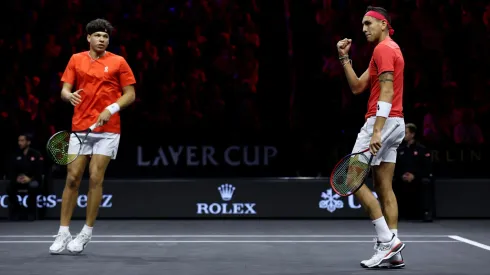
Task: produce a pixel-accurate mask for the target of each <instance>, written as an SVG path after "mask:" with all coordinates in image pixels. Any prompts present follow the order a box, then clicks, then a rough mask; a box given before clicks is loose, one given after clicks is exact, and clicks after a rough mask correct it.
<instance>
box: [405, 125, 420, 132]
mask: <svg viewBox="0 0 490 275" xmlns="http://www.w3.org/2000/svg"><path fill="white" fill-rule="evenodd" d="M405 127H407V129H408V130H409V131H410V133H412V134H415V133H417V126H416V125H415V124H413V123H407V124H406V125H405Z"/></svg>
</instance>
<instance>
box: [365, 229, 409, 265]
mask: <svg viewBox="0 0 490 275" xmlns="http://www.w3.org/2000/svg"><path fill="white" fill-rule="evenodd" d="M375 241H376V243H375V244H374V255H373V256H372V257H371V259H369V260H364V261H362V262H361V266H362V267H364V268H373V267H380V264H381V263H382V262H383V261H386V260H390V259H392V258H393V257H394V256H395V255H396V254H398V253H399V252H401V251H402V250H403V249H404V248H405V244H404V243H402V242H401V241H400V239H398V237H396V236H395V234H393V237H392V238H391V240H390V241H388V242H385V243H382V242H380V241H379V240H377V239H375Z"/></svg>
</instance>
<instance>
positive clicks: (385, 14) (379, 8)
mask: <svg viewBox="0 0 490 275" xmlns="http://www.w3.org/2000/svg"><path fill="white" fill-rule="evenodd" d="M368 11H375V12H379V13H381V14H382V15H383V16H384V17H385V18H386V20H388V23H390V25H391V17H390V15H389V14H388V11H387V10H386V9H385V8H382V7H373V6H368V7H367V10H366V12H368Z"/></svg>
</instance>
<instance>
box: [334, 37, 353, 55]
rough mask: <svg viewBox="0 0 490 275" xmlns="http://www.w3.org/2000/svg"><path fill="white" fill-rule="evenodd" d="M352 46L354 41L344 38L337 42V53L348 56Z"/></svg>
mask: <svg viewBox="0 0 490 275" xmlns="http://www.w3.org/2000/svg"><path fill="white" fill-rule="evenodd" d="M351 45H352V39H347V38H344V39H342V40H340V41H339V42H337V51H338V52H339V56H343V55H347V54H348V53H349V50H350V46H351Z"/></svg>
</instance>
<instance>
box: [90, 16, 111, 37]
mask: <svg viewBox="0 0 490 275" xmlns="http://www.w3.org/2000/svg"><path fill="white" fill-rule="evenodd" d="M85 30H86V31H87V34H93V33H94V32H106V33H107V34H109V36H111V35H112V31H113V30H114V27H113V26H112V25H111V23H110V22H109V21H107V20H105V19H100V18H97V19H95V20H92V21H90V22H88V24H87V26H86V27H85Z"/></svg>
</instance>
